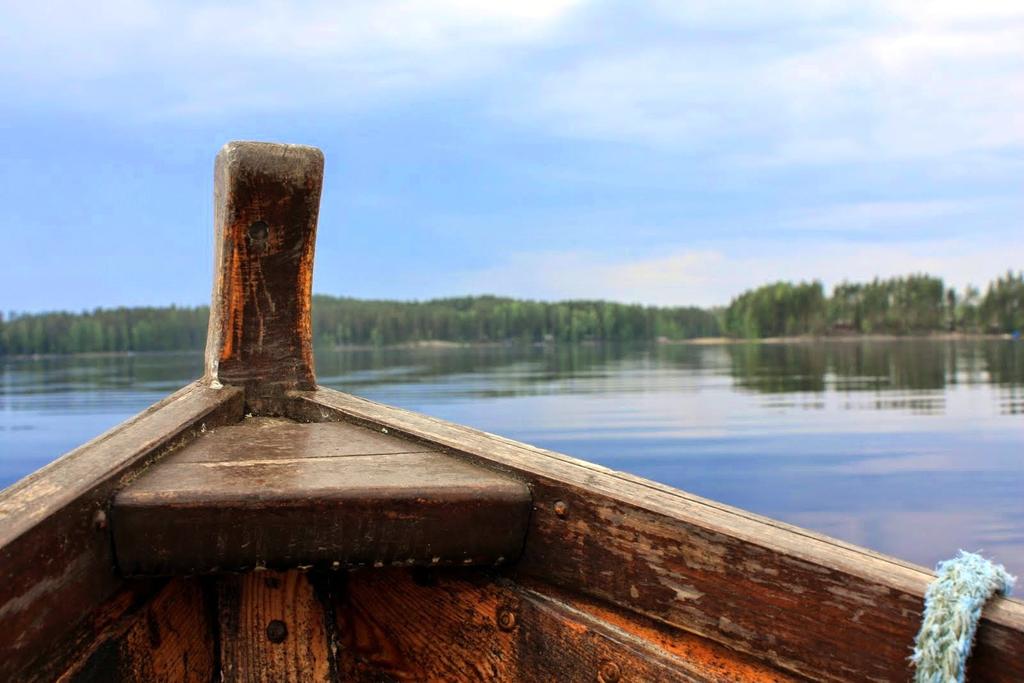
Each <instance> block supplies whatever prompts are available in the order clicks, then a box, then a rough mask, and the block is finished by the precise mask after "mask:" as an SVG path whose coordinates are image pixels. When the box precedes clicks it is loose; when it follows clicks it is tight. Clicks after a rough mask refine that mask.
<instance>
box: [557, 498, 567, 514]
mask: <svg viewBox="0 0 1024 683" xmlns="http://www.w3.org/2000/svg"><path fill="white" fill-rule="evenodd" d="M555 514H556V515H558V516H559V517H565V516H566V515H567V514H569V506H568V505H566V504H565V503H564V502H563V501H560V500H559V501H557V502H555Z"/></svg>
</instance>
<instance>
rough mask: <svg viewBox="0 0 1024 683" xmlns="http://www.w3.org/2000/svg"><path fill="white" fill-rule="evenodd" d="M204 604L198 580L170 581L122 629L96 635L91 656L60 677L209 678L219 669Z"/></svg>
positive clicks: (89, 681) (188, 681)
mask: <svg viewBox="0 0 1024 683" xmlns="http://www.w3.org/2000/svg"><path fill="white" fill-rule="evenodd" d="M208 607H209V606H208V604H207V600H206V598H205V594H204V590H203V588H202V586H201V585H200V583H199V581H197V580H189V579H176V580H174V581H171V582H169V583H168V584H167V585H166V586H164V588H163V590H161V591H160V593H159V594H157V595H156V596H155V597H154V598H153V599H152V600H150V601H149V602H148V603H147V604H146V605H145V606H144V607H143V608H141V609H139V610H137V611H136V612H135V613H134V614H133V615H132V618H131V620H130V621H129V622H128V623H127V628H125V629H124V631H123V633H120V634H118V635H117V636H116V637H101V638H97V646H96V647H95V648H94V650H93V651H92V652H91V653H90V655H89V657H88V658H86V659H84V660H83V661H82V662H80V663H76V664H75V665H74V666H72V667H71V668H69V670H68V671H67V672H65V673H64V674H63V675H62V676H60V677H59V678H58V680H59V681H67V682H68V683H117V682H119V681H123V682H124V683H133V682H135V681H146V682H147V683H149V682H152V683H178V682H182V683H208V682H209V681H211V680H214V678H215V676H216V673H217V666H216V662H217V658H216V653H215V651H214V645H215V642H214V633H215V631H214V624H213V623H212V620H211V619H210V618H209V617H210V610H209V609H208Z"/></svg>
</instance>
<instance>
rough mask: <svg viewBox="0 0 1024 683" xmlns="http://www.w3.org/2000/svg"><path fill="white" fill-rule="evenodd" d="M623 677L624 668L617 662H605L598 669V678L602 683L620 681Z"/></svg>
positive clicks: (616, 682)
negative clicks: (620, 667)
mask: <svg viewBox="0 0 1024 683" xmlns="http://www.w3.org/2000/svg"><path fill="white" fill-rule="evenodd" d="M620 678H622V670H621V669H619V665H618V664H616V663H615V662H603V663H602V664H601V668H600V669H598V670H597V680H598V681H599V682H600V683H618V681H619V679H620Z"/></svg>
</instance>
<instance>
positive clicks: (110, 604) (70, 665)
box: [17, 579, 167, 683]
mask: <svg viewBox="0 0 1024 683" xmlns="http://www.w3.org/2000/svg"><path fill="white" fill-rule="evenodd" d="M166 584H167V581H166V580H162V579H159V580H158V579H153V580H146V581H127V582H124V585H123V586H122V587H121V588H120V589H118V591H117V592H116V593H115V594H114V595H113V596H111V597H110V598H108V599H107V600H106V601H105V602H104V603H102V604H101V605H99V606H98V607H97V608H96V609H94V610H93V611H92V612H91V613H89V614H87V615H85V616H84V617H83V618H82V619H81V620H79V622H78V624H77V625H75V626H74V627H73V628H72V629H71V630H70V631H69V632H68V633H66V634H65V635H64V636H63V637H62V638H61V639H60V640H59V641H56V642H54V643H52V644H51V645H50V648H49V650H50V652H49V653H48V654H47V655H45V656H43V657H40V658H37V659H36V660H35V661H34V662H33V664H32V666H30V667H28V668H25V669H23V670H22V671H21V672H20V674H19V676H18V679H17V680H19V681H22V682H23V683H42V682H44V681H55V680H60V681H71V680H75V678H76V676H79V675H81V674H80V672H82V671H83V670H84V669H86V668H87V665H88V664H89V662H95V661H96V659H102V658H103V656H102V654H101V655H100V656H98V657H97V656H96V655H97V653H102V652H103V651H107V652H109V650H110V648H109V643H111V642H112V641H116V640H117V639H118V638H120V637H122V636H123V635H124V633H125V632H126V631H127V630H128V629H129V628H131V626H132V624H134V623H135V620H136V618H137V616H138V614H139V613H140V611H141V610H142V609H143V608H144V607H145V605H146V604H147V603H148V602H149V601H150V600H151V599H152V598H153V597H154V596H155V595H157V594H158V593H159V592H160V590H161V589H162V588H163V587H164V586H165V585H166Z"/></svg>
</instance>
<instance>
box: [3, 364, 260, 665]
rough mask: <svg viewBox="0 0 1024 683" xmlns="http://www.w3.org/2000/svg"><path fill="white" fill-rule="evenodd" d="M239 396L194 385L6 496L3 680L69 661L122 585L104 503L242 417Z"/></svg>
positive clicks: (20, 482)
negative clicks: (85, 624) (204, 434)
mask: <svg viewBox="0 0 1024 683" xmlns="http://www.w3.org/2000/svg"><path fill="white" fill-rule="evenodd" d="M242 410H243V403H242V396H241V392H239V391H237V390H234V389H224V390H220V391H217V390H212V389H209V388H207V387H204V386H201V385H199V384H192V385H189V386H187V387H185V388H184V389H182V390H180V391H178V392H176V393H175V394H173V395H171V396H169V397H168V398H166V399H164V400H163V401H161V402H159V403H157V404H156V405H154V406H152V407H151V408H149V409H147V410H145V411H143V412H142V413H140V414H139V415H137V416H135V417H134V418H132V419H130V420H128V421H127V422H125V423H123V424H121V425H120V426H118V427H115V428H114V429H112V430H110V431H108V432H106V433H105V434H103V435H101V436H99V437H97V438H96V439H94V440H93V441H90V442H89V443H87V444H85V445H83V446H80V447H79V448H76V449H75V450H73V451H71V452H70V453H68V454H66V455H64V456H63V457H61V458H59V459H58V460H56V461H54V462H53V463H51V464H49V465H47V466H46V467H44V468H42V469H40V470H38V471H37V472H35V473H34V474H31V475H29V476H28V477H26V478H25V479H22V480H21V481H19V482H17V483H16V484H14V485H12V486H11V487H9V488H7V489H5V490H4V491H2V492H0V680H16V679H17V678H18V676H19V675H22V674H19V673H18V672H23V671H26V670H28V669H29V668H31V667H33V666H34V664H33V662H35V661H43V660H47V661H49V660H52V659H54V658H59V657H62V656H64V655H63V652H62V647H63V645H64V644H63V643H62V642H61V641H62V639H63V638H65V637H71V636H72V635H73V634H74V633H75V632H76V625H77V624H79V623H80V622H81V621H82V620H83V619H85V618H88V615H90V614H92V613H93V612H94V611H95V610H96V609H97V608H99V607H100V606H101V605H102V604H103V603H104V602H105V601H106V600H107V599H108V598H110V597H111V596H113V595H114V594H115V593H116V592H117V590H118V589H119V587H120V586H121V585H122V580H121V578H120V577H119V576H118V575H117V574H116V573H115V571H114V563H113V549H112V547H111V539H110V532H109V529H108V528H107V519H106V515H107V506H108V504H109V501H110V498H111V496H112V495H113V493H114V491H115V490H116V489H117V488H118V487H120V486H123V485H124V484H125V483H126V482H127V481H128V480H130V479H131V478H132V477H134V476H135V475H137V474H138V472H139V471H140V470H142V469H144V468H145V467H146V466H147V465H148V464H149V463H150V462H152V461H153V460H154V459H156V458H158V457H160V456H161V455H162V454H164V453H166V452H168V451H171V450H173V449H174V448H176V447H179V446H181V445H183V444H185V443H187V442H188V441H189V440H191V439H193V438H194V437H195V436H196V435H198V434H199V433H200V432H201V431H203V430H205V429H207V428H212V427H215V426H217V425H219V424H222V423H224V422H228V421H234V420H237V419H240V418H241V414H242Z"/></svg>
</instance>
